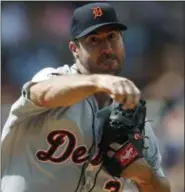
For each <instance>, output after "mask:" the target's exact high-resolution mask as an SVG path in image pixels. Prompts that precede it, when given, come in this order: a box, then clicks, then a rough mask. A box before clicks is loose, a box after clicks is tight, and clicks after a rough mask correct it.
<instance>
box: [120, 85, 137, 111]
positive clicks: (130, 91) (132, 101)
mask: <svg viewBox="0 0 185 192" xmlns="http://www.w3.org/2000/svg"><path fill="white" fill-rule="evenodd" d="M125 92H126V99H125V103H124V106H123V108H124V109H132V108H135V107H136V105H137V103H138V102H139V100H140V91H139V89H138V88H137V87H136V86H135V85H134V84H133V83H132V82H131V81H127V82H126V83H125Z"/></svg>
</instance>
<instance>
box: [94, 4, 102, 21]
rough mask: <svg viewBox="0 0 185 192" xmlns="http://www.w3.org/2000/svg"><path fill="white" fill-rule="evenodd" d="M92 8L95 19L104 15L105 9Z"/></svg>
mask: <svg viewBox="0 0 185 192" xmlns="http://www.w3.org/2000/svg"><path fill="white" fill-rule="evenodd" d="M92 10H93V15H94V19H96V18H97V17H101V16H102V15H103V10H102V9H101V8H100V7H93V8H92Z"/></svg>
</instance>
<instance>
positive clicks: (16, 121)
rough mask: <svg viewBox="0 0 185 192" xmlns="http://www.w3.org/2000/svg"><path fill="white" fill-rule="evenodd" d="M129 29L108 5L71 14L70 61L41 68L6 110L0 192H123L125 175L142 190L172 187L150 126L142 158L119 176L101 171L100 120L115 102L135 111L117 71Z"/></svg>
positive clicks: (133, 91)
mask: <svg viewBox="0 0 185 192" xmlns="http://www.w3.org/2000/svg"><path fill="white" fill-rule="evenodd" d="M126 28H127V27H126V26H125V25H123V24H122V23H120V22H119V21H118V19H117V16H116V13H115V10H114V9H113V7H112V6H111V5H109V4H107V3H90V4H87V5H85V6H82V7H80V8H78V9H76V10H75V11H74V14H73V17H72V24H71V41H70V42H69V48H70V50H71V52H72V54H73V56H74V58H75V64H73V65H72V66H71V67H69V66H68V65H64V66H63V67H59V68H57V69H54V68H45V69H43V70H41V71H40V72H38V73H37V74H36V75H35V76H34V77H33V78H32V79H31V80H30V81H29V82H27V83H25V85H24V86H23V88H22V93H21V96H20V98H19V99H18V100H17V101H16V102H15V103H14V104H13V105H12V107H11V110H10V114H9V117H8V119H7V121H6V123H5V126H4V128H3V132H2V174H1V175H2V177H1V191H2V192H51V191H54V192H89V191H94V192H99V191H107V192H120V191H122V190H123V189H124V183H125V182H126V181H127V180H131V181H133V182H134V183H135V184H136V186H137V187H138V188H139V190H140V191H141V192H169V191H170V187H169V184H168V181H167V179H166V177H165V175H164V173H163V170H162V168H161V165H160V163H161V155H160V152H159V149H158V145H157V142H156V138H155V136H154V133H153V131H152V128H151V127H150V125H149V124H148V123H146V125H145V131H146V135H147V136H148V140H147V141H146V145H147V146H148V150H146V151H145V153H144V158H141V159H139V160H137V161H135V162H133V163H132V164H131V165H130V166H128V167H127V168H126V169H125V170H124V171H123V172H122V175H121V177H120V178H113V177H112V176H111V175H110V174H108V173H107V172H106V171H105V170H104V169H101V165H102V164H101V162H102V159H101V152H100V150H99V147H98V146H99V145H98V144H99V143H100V141H101V135H102V126H103V124H104V122H105V120H106V119H107V117H108V116H109V114H110V112H111V111H112V109H113V108H114V107H115V106H117V105H118V104H122V105H123V108H124V109H125V110H126V109H133V108H134V107H135V106H136V104H137V103H138V101H139V100H140V91H139V89H138V88H137V87H136V85H135V84H134V83H133V82H132V81H130V80H128V79H126V78H123V77H120V76H119V73H120V71H121V69H122V66H123V62H124V56H125V54H124V53H125V51H124V43H123V40H122V31H124V30H126ZM130 155H131V151H127V155H125V157H123V158H129V156H130Z"/></svg>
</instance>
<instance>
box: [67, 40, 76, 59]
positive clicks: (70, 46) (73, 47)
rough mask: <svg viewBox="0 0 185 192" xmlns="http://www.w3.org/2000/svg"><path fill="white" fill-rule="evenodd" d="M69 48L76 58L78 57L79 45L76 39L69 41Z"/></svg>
mask: <svg viewBox="0 0 185 192" xmlns="http://www.w3.org/2000/svg"><path fill="white" fill-rule="evenodd" d="M69 49H70V50H71V52H72V54H73V56H74V57H75V58H78V51H77V45H76V43H75V42H74V41H70V42H69Z"/></svg>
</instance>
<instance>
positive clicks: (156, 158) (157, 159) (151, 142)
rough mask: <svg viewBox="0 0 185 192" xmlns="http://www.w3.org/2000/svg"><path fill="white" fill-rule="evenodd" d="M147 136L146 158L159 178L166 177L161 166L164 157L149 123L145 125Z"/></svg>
mask: <svg viewBox="0 0 185 192" xmlns="http://www.w3.org/2000/svg"><path fill="white" fill-rule="evenodd" d="M145 136H147V138H145V147H148V149H145V150H144V157H145V159H146V160H147V162H148V164H149V165H150V166H151V167H152V168H153V170H154V171H155V173H156V174H157V175H158V176H160V177H165V174H164V171H163V168H162V166H161V163H162V156H161V153H160V150H159V145H158V141H157V138H156V136H155V134H154V131H153V129H152V126H151V124H150V123H149V122H146V124H145Z"/></svg>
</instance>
